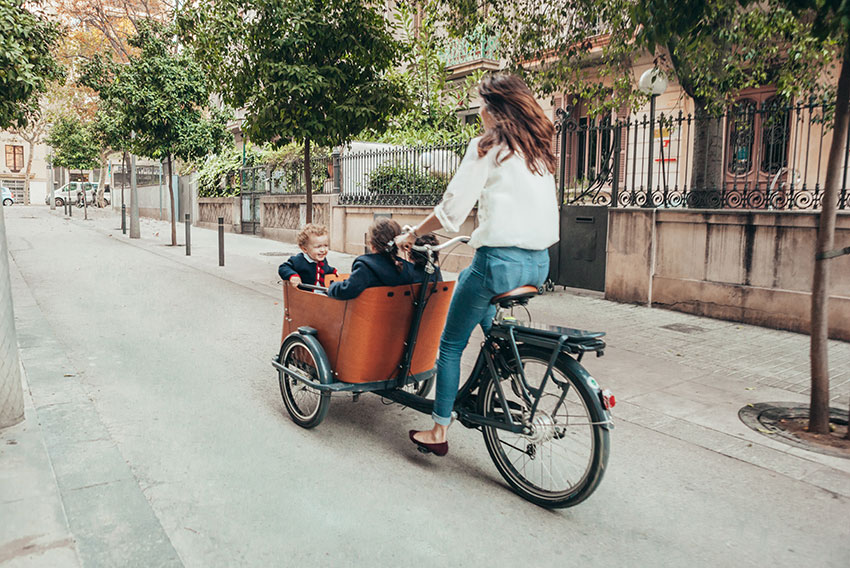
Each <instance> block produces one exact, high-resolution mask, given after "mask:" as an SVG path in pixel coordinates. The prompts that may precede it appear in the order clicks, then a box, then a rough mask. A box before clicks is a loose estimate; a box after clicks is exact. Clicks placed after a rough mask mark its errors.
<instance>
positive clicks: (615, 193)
mask: <svg viewBox="0 0 850 568" xmlns="http://www.w3.org/2000/svg"><path fill="white" fill-rule="evenodd" d="M621 130H622V126H621V125H620V121H619V120H618V121H617V126H616V127H615V128H614V164H613V165H612V170H613V171H612V175H613V179H612V180H611V207H616V206H617V203H618V202H619V198H620V136H621V135H622V134H621Z"/></svg>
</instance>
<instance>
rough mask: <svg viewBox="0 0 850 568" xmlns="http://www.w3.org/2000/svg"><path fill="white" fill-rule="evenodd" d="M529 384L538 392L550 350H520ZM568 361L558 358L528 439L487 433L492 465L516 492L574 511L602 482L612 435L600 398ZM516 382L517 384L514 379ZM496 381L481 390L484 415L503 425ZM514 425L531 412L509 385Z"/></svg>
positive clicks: (508, 400)
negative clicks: (570, 366) (576, 375)
mask: <svg viewBox="0 0 850 568" xmlns="http://www.w3.org/2000/svg"><path fill="white" fill-rule="evenodd" d="M519 352H520V358H521V359H522V365H523V369H524V370H525V374H526V378H527V380H528V384H529V385H530V386H531V387H532V388H538V387H539V386H540V384H541V382H542V380H543V376H544V374H545V372H546V368H547V366H548V363H549V355H550V353H551V352H550V351H547V350H546V349H541V348H538V347H533V346H530V345H520V346H519ZM567 357H568V356H567V355H561V356H559V358H558V360H557V362H556V363H555V366H554V368H553V369H552V377H550V379H549V380H548V381H547V384H546V387H545V389H544V391H543V393H542V394H541V397H540V402H539V403H538V406H537V412H536V414H535V417H534V421H533V423H532V425H531V432H530V433H528V434H514V433H512V432H509V431H507V430H501V429H498V428H494V427H492V426H484V427H483V428H482V431H483V434H484V442H485V444H486V445H487V450H488V452H489V453H490V457H491V458H492V459H493V463H494V464H495V465H496V468H497V469H498V470H499V473H501V474H502V477H504V478H505V480H506V481H507V482H508V483H509V484H510V486H511V487H512V488H513V490H514V491H515V492H516V493H518V494H519V495H520V496H522V497H523V498H524V499H527V500H528V501H531V502H532V503H536V504H537V505H541V506H543V507H549V508H561V507H572V506H573V505H577V504H579V503H581V502H582V501H584V500H585V499H587V498H588V497H589V496H590V495H591V493H593V491H595V490H596V488H597V487H598V486H599V483H600V482H601V481H602V475H603V473H604V471H605V467H606V464H607V462H608V451H609V439H608V430H607V429H605V428H604V427H603V426H602V425H601V424H600V423H601V422H604V421H605V420H606V416H605V413H604V411H603V410H602V409H601V405H600V402H599V400H598V395H597V393H595V392H593V391H592V390H591V389H590V388H589V387H588V386H587V385H586V384H585V383H584V381H583V380H581V379H580V378H578V377H574V376H572V375H573V374H574V373H573V372H572V371H571V370H570V369H569V366H568V362H567V361H566V360H565V359H566V358H567ZM512 380H513V379H512ZM497 384H498V383H497V380H496V379H494V378H493V377H489V378H488V379H487V380H486V382H485V384H483V385H482V386H481V396H480V399H479V412H480V413H481V414H482V415H484V416H486V417H488V418H495V419H497V420H503V419H504V418H505V417H504V411H503V409H502V408H503V407H502V401H501V396H500V394H499V389H498V388H497ZM501 386H502V392H503V393H504V396H505V398H506V401H505V402H506V403H507V406H508V408H509V411H510V413H511V415H512V417H513V419H514V421H515V422H518V423H521V422H522V420H523V417H524V416H528V415H530V411H531V407H530V405H528V404H527V403H526V402H525V401H524V400H523V398H522V397H521V396H519V394H518V392H517V389H516V388H514V387H513V385H512V384H511V382H510V381H504V380H502V382H501Z"/></svg>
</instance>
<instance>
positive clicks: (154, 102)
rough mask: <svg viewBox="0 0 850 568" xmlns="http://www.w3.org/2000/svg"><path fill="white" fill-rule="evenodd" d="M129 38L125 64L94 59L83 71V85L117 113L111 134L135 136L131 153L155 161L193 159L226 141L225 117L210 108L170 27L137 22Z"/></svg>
mask: <svg viewBox="0 0 850 568" xmlns="http://www.w3.org/2000/svg"><path fill="white" fill-rule="evenodd" d="M138 30H139V31H138V33H137V34H136V35H135V36H133V37H132V38H130V40H129V43H130V45H131V46H133V47H135V48H137V49H138V53H137V54H135V55H132V56H131V57H130V60H129V62H128V64H127V65H121V66H119V65H116V64H114V63H112V62H111V61H109V60H108V59H103V58H99V59H95V60H93V61H92V62H91V63H90V64H88V65H86V66H85V67H84V69H83V73H82V77H83V81H84V82H85V84H87V85H89V86H92V87H94V88H97V89H99V95H100V98H101V100H103V101H107V102H108V103H111V104H112V105H114V106H113V107H112V108H113V109H115V111H116V112H119V109H120V114H116V115H114V119H115V120H116V121H117V124H115V129H114V131H115V132H116V133H126V132H135V138H134V139H133V140H132V141H131V142H130V149H131V150H132V151H134V152H135V153H137V154H140V155H143V156H148V157H150V158H155V159H160V160H161V159H164V158H166V157H168V156H176V157H178V158H180V159H183V160H191V159H196V158H199V157H201V156H205V155H207V154H208V153H211V152H215V151H217V150H218V148H220V147H221V145H222V144H223V143H224V141H225V140H227V139H228V138H229V133H228V132H227V130H226V128H225V125H226V122H227V114H226V113H225V112H224V111H221V110H219V109H215V108H213V109H209V108H208V104H209V94H210V92H209V88H208V85H207V81H206V77H205V75H204V72H203V70H202V69H201V68H200V66H199V65H198V64H197V63H196V62H195V61H194V59H193V58H192V57H191V55H190V54H189V52H188V51H186V50H177V49H176V46H175V42H174V41H173V33H174V30H173V29H172V28H171V27H170V26H166V25H162V24H159V23H156V22H153V21H141V22H139V25H138Z"/></svg>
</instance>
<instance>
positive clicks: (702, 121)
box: [688, 99, 723, 208]
mask: <svg viewBox="0 0 850 568" xmlns="http://www.w3.org/2000/svg"><path fill="white" fill-rule="evenodd" d="M694 111H695V112H694V152H693V161H692V165H691V192H693V193H694V194H695V195H694V196H693V198H692V201H690V202H689V203H688V205H689V206H690V207H692V208H718V207H721V206H722V204H721V203H720V197H721V188H722V187H723V120H722V119H721V118H720V117H715V116H710V115H709V114H708V112H707V111H706V105H705V102H704V101H701V100H700V99H694Z"/></svg>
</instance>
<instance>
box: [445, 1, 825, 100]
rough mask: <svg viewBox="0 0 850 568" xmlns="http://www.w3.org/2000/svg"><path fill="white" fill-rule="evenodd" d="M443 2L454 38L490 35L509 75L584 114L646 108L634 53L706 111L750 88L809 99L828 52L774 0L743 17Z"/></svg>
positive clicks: (646, 5) (599, 6) (645, 4)
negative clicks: (650, 59) (576, 105)
mask: <svg viewBox="0 0 850 568" xmlns="http://www.w3.org/2000/svg"><path fill="white" fill-rule="evenodd" d="M830 1H839V0H830ZM482 3H483V5H484V6H486V7H487V8H488V9H487V10H480V9H479V8H480V7H481V4H482ZM443 4H444V5H445V6H446V7H447V8H449V10H450V11H451V13H452V14H453V15H455V16H458V18H457V20H456V25H454V30H453V31H454V32H455V33H459V34H462V33H469V32H471V31H473V30H476V29H480V26H484V28H485V29H489V30H490V33H491V34H494V35H497V36H498V37H499V41H500V46H501V55H502V56H503V57H505V58H506V59H507V62H508V68H509V69H510V70H511V71H512V72H515V73H518V74H520V75H522V76H524V77H525V78H526V80H527V81H528V82H529V83H530V84H531V85H533V86H535V87H536V88H537V89H538V90H539V91H540V92H541V93H543V94H550V93H555V92H564V93H571V94H574V95H576V96H577V97H578V98H580V99H581V100H582V101H584V102H585V103H586V104H587V105H588V108H589V110H590V114H592V115H594V114H601V113H606V112H610V111H613V110H618V109H620V108H622V107H623V106H631V107H633V108H634V107H636V106H640V105H641V104H643V103H644V102H645V101H646V95H644V94H642V93H640V92H639V91H638V90H637V85H636V77H635V76H634V72H633V69H632V65H633V63H634V61H635V60H636V59H637V58H638V57H640V56H641V55H642V54H643V53H645V52H644V51H643V50H648V51H649V52H650V54H652V55H654V56H656V64H657V65H658V66H659V67H661V68H664V69H665V70H666V71H667V72H668V73H669V74H670V75H673V76H674V77H675V78H676V79H677V80H678V81H679V83H680V85H681V86H682V88H683V89H684V90H685V92H686V93H687V94H688V95H690V96H691V97H692V98H694V100H695V101H696V102H697V104H698V107H699V108H701V109H703V110H705V111H710V112H716V111H718V110H719V109H721V108H722V107H723V106H724V105H726V104H727V103H728V102H729V100H731V99H732V98H734V97H735V96H736V94H737V93H738V92H739V91H741V90H742V89H746V88H749V87H753V86H763V85H767V84H776V85H777V86H778V88H779V91H780V93H781V94H784V95H786V96H790V95H797V94H799V93H807V92H810V91H811V90H812V89H813V88H815V87H816V86H817V85H818V76H819V73H820V71H821V70H822V69H823V68H824V66H825V65H827V64H828V63H829V62H830V60H831V58H832V54H833V53H834V50H833V49H831V46H830V45H828V44H825V43H824V42H822V41H819V40H817V39H816V38H815V36H814V35H813V34H812V33H811V32H812V26H811V21H810V20H806V19H801V18H795V17H794V16H793V15H792V14H791V12H790V11H789V10H788V9H786V8H785V7H784V6H783V3H782V2H780V1H779V0H767V1H765V2H759V3H753V5H752V6H751V7H750V8H749V9H746V10H743V9H740V4H739V2H738V0H641V1H639V2H634V1H632V0H560V1H554V2H549V3H547V9H546V10H540V9H539V6H540V5H539V2H537V0H483V2H479V3H472V2H468V1H467V0H443ZM529 62H533V63H534V64H533V65H530V64H529ZM589 67H593V68H594V70H595V71H596V72H595V73H588V68H589Z"/></svg>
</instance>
